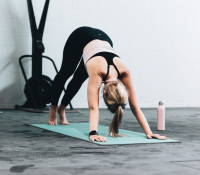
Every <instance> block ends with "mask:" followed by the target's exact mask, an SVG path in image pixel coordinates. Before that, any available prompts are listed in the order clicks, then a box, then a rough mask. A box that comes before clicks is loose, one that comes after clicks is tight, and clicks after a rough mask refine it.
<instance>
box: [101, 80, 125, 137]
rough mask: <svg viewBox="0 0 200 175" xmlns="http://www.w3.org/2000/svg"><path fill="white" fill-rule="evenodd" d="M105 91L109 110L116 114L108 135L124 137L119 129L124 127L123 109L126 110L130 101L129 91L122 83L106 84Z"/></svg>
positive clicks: (105, 99)
mask: <svg viewBox="0 0 200 175" xmlns="http://www.w3.org/2000/svg"><path fill="white" fill-rule="evenodd" d="M103 90H104V93H103V98H104V101H105V103H106V105H107V107H108V110H109V111H110V112H112V113H114V114H115V115H114V117H113V120H112V122H111V124H110V127H109V129H108V133H109V134H110V136H112V137H122V136H124V135H120V134H119V129H118V128H119V126H121V125H122V117H123V109H125V106H126V104H127V101H128V91H127V89H126V87H125V86H124V84H123V83H122V82H121V81H112V82H110V83H108V84H105V86H104V88H103Z"/></svg>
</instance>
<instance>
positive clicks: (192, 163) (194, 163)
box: [170, 160, 200, 170]
mask: <svg viewBox="0 0 200 175" xmlns="http://www.w3.org/2000/svg"><path fill="white" fill-rule="evenodd" d="M170 162H171V163H175V164H178V165H181V166H185V167H188V168H193V169H196V170H200V167H199V163H200V160H183V161H170Z"/></svg>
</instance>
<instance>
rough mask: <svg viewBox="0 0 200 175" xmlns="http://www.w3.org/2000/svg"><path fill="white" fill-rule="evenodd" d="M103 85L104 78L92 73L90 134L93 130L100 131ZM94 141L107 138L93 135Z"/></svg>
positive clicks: (89, 99)
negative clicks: (100, 99) (100, 96)
mask: <svg viewBox="0 0 200 175" xmlns="http://www.w3.org/2000/svg"><path fill="white" fill-rule="evenodd" d="M101 84H102V78H101V77H100V76H99V75H98V74H97V73H95V72H94V73H90V76H89V82H88V89H87V94H88V106H89V111H90V118H89V132H90V131H92V130H96V131H98V124H99V90H100V87H101ZM90 139H91V140H92V141H94V140H97V141H102V142H103V141H106V138H105V137H101V136H97V135H91V136H90Z"/></svg>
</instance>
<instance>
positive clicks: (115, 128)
mask: <svg viewBox="0 0 200 175" xmlns="http://www.w3.org/2000/svg"><path fill="white" fill-rule="evenodd" d="M122 117H123V109H122V107H121V106H118V108H117V111H116V113H115V115H114V117H113V120H112V122H111V124H110V127H109V129H108V133H109V134H110V136H112V137H122V136H123V135H120V134H119V127H120V126H121V125H122Z"/></svg>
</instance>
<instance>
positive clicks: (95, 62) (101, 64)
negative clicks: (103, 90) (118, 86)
mask: <svg viewBox="0 0 200 175" xmlns="http://www.w3.org/2000/svg"><path fill="white" fill-rule="evenodd" d="M95 42H96V43H97V42H98V43H99V42H103V43H105V42H106V43H108V42H107V41H102V40H93V41H91V42H89V43H88V44H87V45H86V46H85V47H84V49H83V52H84V51H85V50H86V49H87V47H88V46H89V45H91V44H95ZM108 44H109V43H108ZM109 45H110V44H109ZM113 63H114V64H115V65H116V66H117V68H118V70H119V73H120V75H121V77H123V75H125V74H126V72H127V71H128V69H127V67H126V65H125V64H124V62H123V60H122V59H120V58H118V57H114V58H113ZM85 66H86V68H87V72H88V75H89V77H90V75H91V74H94V73H95V74H97V75H99V76H100V77H101V78H102V79H103V77H105V75H106V74H107V69H108V63H107V61H106V60H105V58H103V57H102V56H95V57H93V58H92V59H90V60H88V61H87V63H86V65H85ZM117 76H118V74H117V72H116V70H115V68H114V66H113V65H110V70H109V74H108V77H107V78H108V79H109V78H110V77H117Z"/></svg>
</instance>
